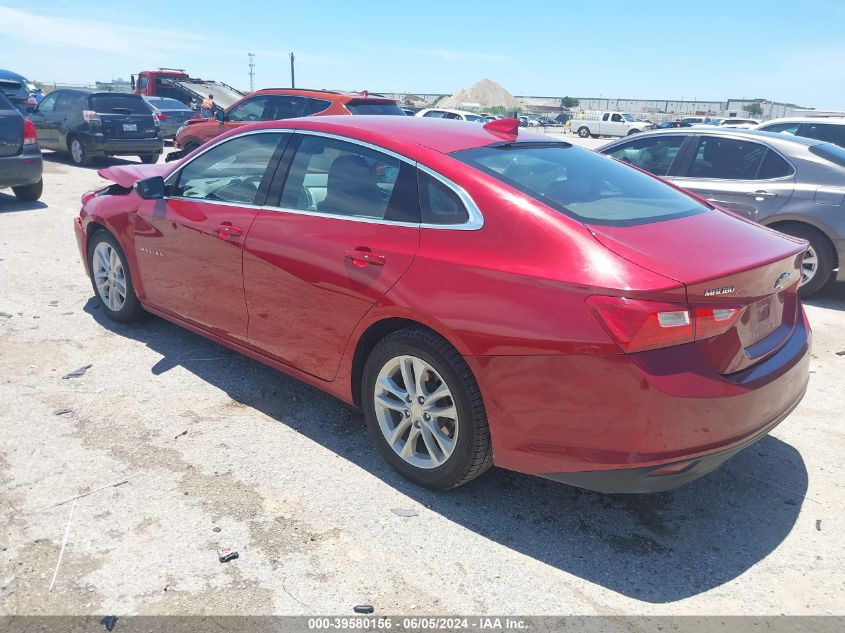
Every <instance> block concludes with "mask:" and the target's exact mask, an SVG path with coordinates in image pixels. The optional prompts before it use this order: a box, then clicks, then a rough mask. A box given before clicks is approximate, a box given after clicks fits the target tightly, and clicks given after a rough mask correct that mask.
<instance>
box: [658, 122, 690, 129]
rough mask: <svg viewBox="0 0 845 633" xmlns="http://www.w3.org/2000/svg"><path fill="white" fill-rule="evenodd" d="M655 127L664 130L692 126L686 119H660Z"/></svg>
mask: <svg viewBox="0 0 845 633" xmlns="http://www.w3.org/2000/svg"><path fill="white" fill-rule="evenodd" d="M655 127H656V128H657V129H658V130H665V129H666V128H674V127H692V123H689V122H688V121H661V122H660V123H658V124H657V125H656V126H655Z"/></svg>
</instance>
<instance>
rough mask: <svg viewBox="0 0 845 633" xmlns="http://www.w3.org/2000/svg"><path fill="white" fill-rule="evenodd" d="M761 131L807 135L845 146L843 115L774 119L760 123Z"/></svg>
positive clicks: (844, 121) (759, 128)
mask: <svg viewBox="0 0 845 633" xmlns="http://www.w3.org/2000/svg"><path fill="white" fill-rule="evenodd" d="M757 129H758V130H760V131H761V132H779V133H781V134H792V135H793V136H805V137H807V138H815V139H818V140H820V141H826V142H828V143H833V144H834V145H839V147H845V118H843V117H789V118H784V119H772V120H771V121H766V122H765V123H762V124H760V127H758V128H757Z"/></svg>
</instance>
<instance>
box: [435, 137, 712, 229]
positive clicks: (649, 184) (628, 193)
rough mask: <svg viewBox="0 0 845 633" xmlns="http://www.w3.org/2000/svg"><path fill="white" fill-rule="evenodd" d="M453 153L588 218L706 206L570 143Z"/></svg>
mask: <svg viewBox="0 0 845 633" xmlns="http://www.w3.org/2000/svg"><path fill="white" fill-rule="evenodd" d="M451 156H453V157H454V158H457V159H458V160H460V161H462V162H464V163H466V164H467V165H470V166H472V167H475V168H476V169H479V170H480V171H482V172H484V173H486V174H488V175H490V176H493V177H494V178H496V179H498V180H500V181H502V182H504V183H505V184H508V185H510V186H511V187H514V188H515V189H518V190H519V191H521V192H523V193H525V194H526V195H529V196H531V197H532V198H534V199H535V200H539V201H540V202H543V203H544V204H547V205H549V206H550V207H552V208H553V209H556V210H558V211H560V212H562V213H565V214H567V215H571V216H573V217H575V218H577V219H579V220H581V221H583V222H586V223H588V224H606V225H615V226H631V225H635V224H646V223H649V222H657V221H660V220H669V219H673V218H678V217H684V216H688V215H695V214H698V213H703V212H705V211H708V207H706V206H704V205H703V204H701V203H699V202H697V201H695V200H694V199H692V198H691V197H689V196H687V195H685V194H683V193H681V192H680V191H678V190H676V189H674V188H673V187H670V186H669V185H667V184H665V183H663V182H661V181H659V180H656V179H655V178H653V177H651V176H648V175H646V174H643V173H641V172H639V171H637V170H636V169H632V168H631V167H627V166H625V165H623V164H621V163H618V162H617V161H615V160H613V159H611V158H608V157H605V156H602V155H600V154H596V153H593V152H590V151H587V150H584V149H581V148H577V147H573V146H571V145H570V144H569V143H560V142H558V143H536V142H534V143H502V144H499V145H489V146H486V147H478V148H475V149H468V150H461V151H458V152H454V153H452V154H451Z"/></svg>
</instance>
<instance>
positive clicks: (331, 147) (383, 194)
mask: <svg viewBox="0 0 845 633" xmlns="http://www.w3.org/2000/svg"><path fill="white" fill-rule="evenodd" d="M300 139H301V140H300V144H299V147H298V148H297V150H296V154H295V155H294V157H293V160H292V161H291V165H290V169H289V170H288V174H287V178H286V180H285V186H284V189H283V190H282V197H281V206H282V208H285V209H296V210H299V211H312V212H316V213H326V214H331V215H341V216H350V217H358V218H371V219H377V220H391V221H398V222H413V223H417V222H419V204H418V199H417V183H416V173H415V172H416V168H415V167H413V166H412V165H409V164H408V163H406V162H404V161H400V160H399V159H397V158H394V157H393V156H389V155H387V154H384V153H382V152H379V151H376V150H373V149H370V148H367V147H363V146H361V145H357V144H355V143H347V142H345V141H340V140H337V139H331V138H325V137H322V136H311V135H301V136H300Z"/></svg>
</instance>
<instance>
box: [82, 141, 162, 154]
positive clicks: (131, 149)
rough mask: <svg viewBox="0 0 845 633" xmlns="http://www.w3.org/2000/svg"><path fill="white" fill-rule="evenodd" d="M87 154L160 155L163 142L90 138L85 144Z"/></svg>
mask: <svg viewBox="0 0 845 633" xmlns="http://www.w3.org/2000/svg"><path fill="white" fill-rule="evenodd" d="M85 149H86V150H88V153H89V154H92V155H93V154H108V155H111V156H122V155H126V154H161V153H162V152H163V151H164V142H163V141H162V140H161V138H153V139H106V138H102V137H97V136H90V137H89V140H87V141H86V143H85Z"/></svg>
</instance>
